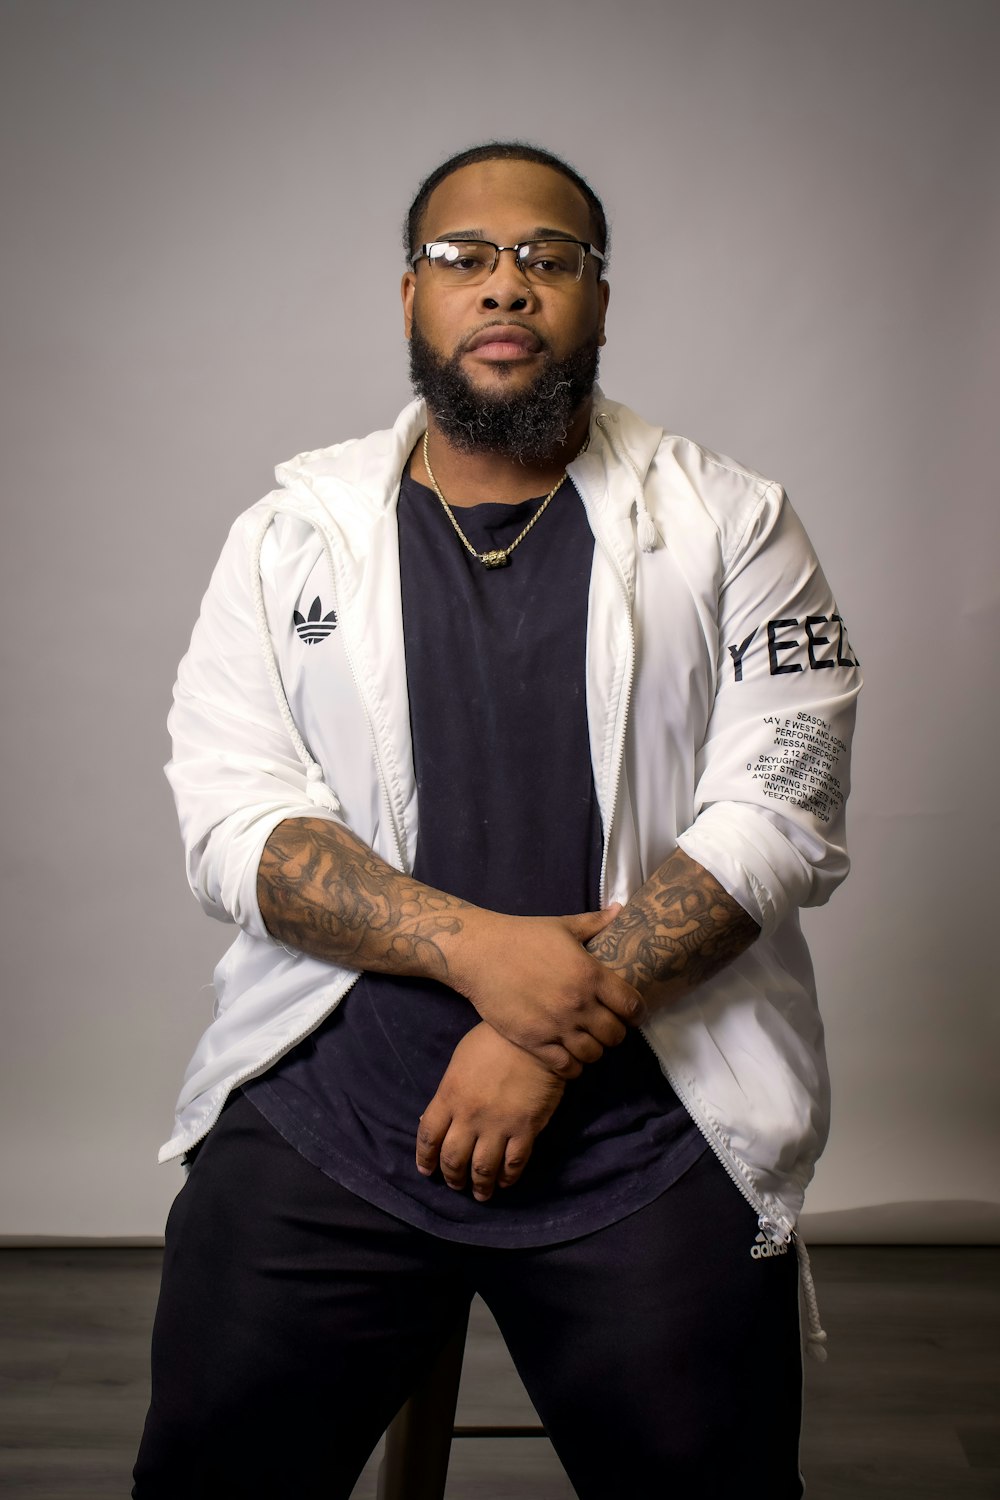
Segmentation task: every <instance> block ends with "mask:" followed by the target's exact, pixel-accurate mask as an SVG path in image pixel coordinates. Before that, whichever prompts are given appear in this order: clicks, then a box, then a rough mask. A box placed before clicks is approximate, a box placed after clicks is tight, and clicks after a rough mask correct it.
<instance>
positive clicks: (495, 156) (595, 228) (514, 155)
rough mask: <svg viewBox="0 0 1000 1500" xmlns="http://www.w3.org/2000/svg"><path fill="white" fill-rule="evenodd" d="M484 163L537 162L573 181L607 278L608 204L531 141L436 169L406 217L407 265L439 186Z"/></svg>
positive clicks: (465, 154) (494, 146)
mask: <svg viewBox="0 0 1000 1500" xmlns="http://www.w3.org/2000/svg"><path fill="white" fill-rule="evenodd" d="M481 161H533V162H537V163H538V165H539V166H542V167H552V168H553V170H554V171H556V172H561V173H562V175H563V176H564V177H566V178H568V179H569V181H570V182H571V183H572V184H573V186H574V187H575V188H576V189H577V191H578V192H580V193H582V195H583V198H584V201H585V202H586V204H587V208H588V210H589V212H590V238H591V243H592V244H593V245H594V246H595V247H596V248H597V249H598V250H601V251H603V252H604V256H605V264H604V266H602V267H601V270H600V274H602V275H603V273H604V271H605V270H606V269H607V255H608V250H609V244H608V241H609V234H608V219H607V215H606V214H605V212H604V204H603V203H602V202H601V200H600V198H598V196H597V194H596V193H595V192H594V189H593V188H592V187H591V186H590V183H589V182H587V181H586V179H585V178H583V177H581V176H580V174H579V172H577V171H574V169H573V168H572V167H571V166H570V165H569V163H568V162H565V161H563V160H562V158H561V157H558V156H553V154H552V152H551V151H545V150H543V148H542V147H541V146H532V145H530V144H529V143H528V142H527V141H487V142H486V143H485V144H484V145H482V146H470V147H469V149H468V150H467V151H459V152H458V154H457V155H456V156H449V158H448V160H447V161H445V162H442V163H441V165H440V166H439V167H436V168H435V169H434V171H433V172H432V173H431V174H430V176H429V177H425V178H424V180H423V182H422V183H421V184H420V186H419V188H418V189H417V195H416V197H415V198H414V200H413V202H412V203H411V204H410V211H409V213H408V214H407V215H406V222H405V224H404V225H403V249H404V251H405V252H406V259H407V264H409V262H410V258H411V257H412V256H413V255H414V254H415V252H416V249H417V245H418V243H419V240H418V235H419V233H420V221H421V219H422V218H423V216H424V210H425V209H426V207H427V202H428V199H429V198H430V196H431V193H433V191H434V189H435V188H436V187H437V186H438V184H439V183H441V182H443V181H444V180H445V178H446V177H450V176H451V174H452V173H453V172H457V171H459V169H460V168H461V167H471V166H474V165H475V164H476V163H477V162H481Z"/></svg>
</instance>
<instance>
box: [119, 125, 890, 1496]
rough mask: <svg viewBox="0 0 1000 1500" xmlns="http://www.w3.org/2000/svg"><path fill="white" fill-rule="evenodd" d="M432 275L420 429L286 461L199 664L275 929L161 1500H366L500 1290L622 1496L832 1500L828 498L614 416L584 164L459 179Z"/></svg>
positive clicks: (218, 1068)
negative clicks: (821, 1429)
mask: <svg viewBox="0 0 1000 1500" xmlns="http://www.w3.org/2000/svg"><path fill="white" fill-rule="evenodd" d="M406 257H407V269H406V273H405V275H404V276H403V283H402V299H403V312H404V320H405V330H406V335H407V338H408V339H409V344H410V352H411V361H412V378H413V384H414V387H415V390H416V392H417V397H418V399H417V400H415V401H414V402H413V403H412V404H411V405H410V406H408V407H407V408H406V410H405V411H403V413H402V414H401V415H400V417H399V418H398V420H397V421H396V424H395V426H394V427H393V428H392V429H391V430H389V431H385V432H379V433H375V434H372V435H371V436H369V437H367V438H364V439H362V440H360V441H353V442H345V443H341V444H338V445H336V446H334V447H332V448H327V449H322V450H319V451H316V452H311V453H306V454H302V455H300V456H299V457H298V458H296V459H293V460H292V461H291V462H290V463H286V464H284V465H282V466H281V467H280V468H279V470H278V480H279V486H280V488H279V489H278V490H277V491H275V492H274V493H272V494H271V495H270V496H268V497H267V498H266V499H265V500H263V501H261V502H260V503H259V504H258V505H256V506H254V507H253V508H252V509H251V510H250V511H248V512H247V513H246V514H245V515H244V516H243V517H241V518H240V520H239V521H238V522H237V523H236V526H235V527H234V529H233V532H232V534H231V536H230V539H229V542H228V543H227V545H226V548H225V550H224V552H223V555H222V558H221V560H220V563H219V565H218V568H217V570H216V573H215V575H214V577H213V579H212V582H211V585H210V587H209V590H208V593H207V595H206V598H205V601H204V605H203V608H202V613H201V617H200V619H199V622H198V625H197V627H196V629H195V633H194V637H193V639H192V643H191V649H190V651H189V653H188V655H187V656H186V658H185V660H184V662H183V663H182V665H181V668H180V674H179V680H178V684H177V688H176V692H175V704H174V709H173V712H172V715H171V729H172V733H173V737H174V755H173V759H172V761H171V763H170V766H169V767H168V774H169V777H170V781H171V784H172V786H173V789H174V793H175V795H176V798H177V804H178V808H179V813H180V820H181V825H182V831H183V836H184V840H185V845H186V849H187V859H188V873H189V878H190V881H191V884H192V887H193V889H194V891H195V893H196V894H197V896H198V898H199V900H200V901H201V903H202V904H203V906H204V907H205V908H206V910H207V911H208V912H209V913H211V914H212V915H213V916H216V917H219V918H221V919H222V920H226V921H233V922H235V923H236V924H237V925H238V926H239V928H240V932H239V935H238V937H237V939H236V942H235V943H234V945H233V947H232V948H231V949H230V951H229V953H228V954H227V955H226V957H225V958H224V959H223V961H222V963H221V964H220V966H219V969H218V970H217V973H216V976H215V984H216V990H217V996H218V999H217V1004H216V1010H215V1018H214V1020H213V1022H212V1024H211V1026H210V1027H209V1029H208V1031H207V1032H206V1034H205V1037H204V1038H203V1040H202V1042H201V1044H200V1045H199V1047H198V1049H197V1051H196V1053H195V1056H194V1058H193V1060H192V1062H191V1065H190V1067H189V1069H188V1073H187V1076H186V1078H185V1081H184V1086H183V1090H182V1093H181V1097H180V1101H179V1105H178V1114H177V1126H176V1130H175V1133H174V1135H173V1137H172V1138H171V1140H170V1141H169V1142H168V1143H167V1145H166V1146H164V1148H163V1150H162V1152H161V1159H163V1160H166V1159H169V1158H173V1157H177V1156H181V1155H183V1156H184V1158H185V1162H186V1165H187V1167H188V1175H187V1177H186V1180H185V1183H184V1186H183V1188H182V1189H181V1192H180V1193H179V1195H178V1197H177V1199H176V1201H175V1203H174V1205H173V1208H172V1210H171V1213H170V1216H169V1219H168V1224H167V1232H166V1248H165V1257H164V1273H163V1286H162V1290H161V1296H160V1304H159V1308H158V1312H157V1320H156V1328H155V1333H154V1344H153V1400H152V1405H151V1407H150V1414H149V1417H148V1420H147V1425H146V1431H145V1434H144V1438H143V1443H142V1447H141V1450H140V1454H139V1458H138V1461H137V1464H136V1469H135V1477H136V1483H135V1488H134V1490H133V1495H134V1496H137V1497H139V1500H152V1497H161V1496H162V1497H166V1496H169V1497H171V1500H176V1497H177V1496H179V1495H183V1496H184V1497H185V1500H195V1497H199V1496H206V1497H207V1496H209V1495H211V1496H212V1497H219V1496H230V1495H231V1496H234V1497H235V1496H240V1497H248V1496H268V1497H273V1496H276V1495H289V1496H291V1495H294V1496H296V1497H297V1500H303V1497H310V1496H316V1497H319V1496H323V1497H325V1500H328V1497H343V1500H347V1497H348V1496H349V1494H350V1492H351V1489H352V1487H353V1486H354V1483H355V1481H356V1478H357V1475H358V1474H359V1472H360V1470H361V1468H362V1467H363V1465H364V1463H365V1461H366V1459H367V1457H368V1455H369V1454H370V1452H371V1451H372V1449H373V1447H374V1445H375V1444H376V1442H377V1441H378V1438H379V1436H380V1434H381V1433H382V1431H383V1430H384V1429H385V1427H386V1425H387V1424H388V1422H389V1421H390V1419H391V1418H392V1416H393V1414H394V1413H395V1412H396V1410H397V1409H398V1408H399V1406H400V1404H401V1403H402V1402H403V1400H404V1399H405V1398H406V1396H407V1394H408V1392H409V1391H410V1390H411V1388H412V1386H413V1384H414V1382H415V1380H416V1379H417V1377H418V1375H419V1374H420V1372H421V1371H422V1370H423V1369H424V1368H425V1367H426V1366H427V1364H428V1362H429V1361H430V1360H431V1359H432V1357H433V1356H434V1354H435V1353H436V1351H437V1350H438V1349H439V1348H440V1347H441V1346H442V1344H443V1343H444V1342H445V1340H446V1339H447V1337H448V1335H449V1332H450V1331H451V1329H452V1328H453V1327H454V1326H455V1325H456V1323H458V1321H459V1320H460V1319H461V1318H462V1317H463V1316H464V1314H465V1312H466V1309H467V1307H468V1303H469V1300H470V1298H471V1297H472V1296H473V1294H475V1293H479V1294H481V1295H482V1297H483V1298H484V1299H485V1301H486V1302H487V1303H488V1305H489V1307H490V1308H491V1309H492V1311H493V1314H494V1315H495V1317H496V1320H497V1322H498V1324H499V1326H500V1328H501V1330H502V1332H503V1335H504V1337H505V1339H506V1341H507V1344H508V1346H509V1348H510V1351H511V1354H512V1357H513V1359H514V1362H515V1364H516V1366H517V1369H518V1371H519V1372H520V1375H521V1377H522V1379H523V1380H524V1383H525V1386H526V1388H527V1390H528V1393H529V1394H530V1396H531V1398H532V1400H533V1401H534V1403H535V1406H536V1408H537V1410H538V1412H539V1414H540V1416H541V1419H542V1421H543V1423H544V1424H545V1427H546V1429H547V1432H548V1434H549V1436H550V1438H551V1440H552V1443H553V1445H554V1446H555V1449H556V1452H557V1453H558V1455H559V1457H560V1459H561V1461H562V1463H563V1465H564V1466H565V1469H566V1472H567V1474H568V1475H569V1478H570V1481H571V1483H572V1485H573V1487H574V1489H575V1491H576V1493H577V1494H578V1495H579V1496H581V1497H584V1500H614V1497H621V1500H642V1497H647V1496H648V1497H653V1496H656V1497H659V1496H661V1495H663V1494H666V1493H671V1494H673V1493H676V1494H692V1495H703V1496H711V1497H713V1500H716V1497H729V1496H736V1495H749V1494H751V1493H756V1491H757V1490H758V1489H759V1488H760V1486H761V1484H762V1483H764V1484H766V1487H767V1491H768V1494H769V1495H770V1496H772V1497H774V1500H791V1497H793V1496H799V1495H800V1494H801V1493H802V1489H801V1481H800V1476H799V1467H798V1433H799V1418H800V1389H801V1363H800V1327H799V1310H798V1290H799V1287H798V1283H799V1275H798V1272H800V1271H801V1273H802V1278H803V1282H804V1286H805V1291H806V1294H807V1295H806V1301H807V1304H808V1306H809V1308H810V1309H811V1315H810V1324H809V1333H808V1336H809V1337H810V1338H811V1339H812V1340H813V1341H818V1340H820V1339H821V1338H822V1337H823V1335H822V1331H821V1330H820V1329H819V1325H818V1320H817V1319H816V1317H815V1297H814V1296H813V1295H812V1288H811V1282H810V1281H809V1278H808V1262H807V1260H806V1259H805V1256H804V1251H802V1249H801V1246H800V1245H799V1244H797V1242H796V1237H795V1233H794V1231H795V1223H796V1219H797V1216H798V1213H799V1210H800V1208H801V1205H802V1198H803V1192H804V1189H805V1186H806V1184H807V1182H808V1179H809V1177H810V1176H811V1173H812V1170H813V1166H814V1163H815V1161H816V1158H817V1156H818V1154H819V1152H820V1151H821V1149H822V1146H823V1144H824V1140H825V1136H826V1129H827V1119H828V1090H827V1077H826V1068H825V1062H824V1057H823V1044H822V1027H821V1023H820V1020H819V1017H818V1013H817V1010H816V1001H815V994H814V990H813V984H812V977H811V971H810V965H809V958H808V954H807V951H806V949H805V946H804V944H803V941H802V938H801V934H800V931H799V926H798V921H797V915H796V913H797V909H798V907H800V906H803V905H810V904H817V903H819V902H822V901H825V900H826V899H827V897H828V896H829V895H830V893H831V891H832V890H833V889H834V887H835V886H836V885H837V884H838V882H839V881H840V880H841V879H842V878H843V876H844V875H845V874H846V871H847V857H846V852H845V848H844V798H845V796H846V792H847V771H848V766H847V760H848V746H849V742H850V731H851V726H852V720H853V705H854V698H855V695H856V693H857V691H858V687H859V683H860V675H859V672H858V666H857V662H856V661H855V659H854V657H853V655H852V653H851V649H850V646H849V644H848V642H847V637H846V633H845V630H844V626H843V621H842V619H841V617H840V614H839V612H838V610H837V606H836V603H835V601H834V599H833V596H832V594H831V593H830V590H829V587H828V585H827V583H826V580H825V579H824V577H823V574H822V572H821V570H820V568H819V565H818V563H817V561H816V558H815V556H814V554H813V552H812V549H811V547H810V545H809V543H808V541H807V539H806V537H805V535H804V533H803V531H802V528H801V525H800V524H799V522H798V520H797V519H796V517H795V515H794V513H793V512H792V510H791V508H790V507H789V505H788V503H787V501H786V500H785V498H784V495H783V493H782V491H781V489H780V487H779V486H778V485H776V484H774V483H771V482H769V481H768V480H765V479H763V478H761V477H760V476H759V475H757V474H755V473H753V472H751V471H749V470H747V469H745V468H742V467H741V466H740V465H738V464H735V463H733V462H731V461H730V460H728V459H723V458H719V457H718V456H716V455H714V454H711V453H708V452H706V451H705V450H704V449H702V448H700V447H698V446H697V445H695V444H694V443H691V442H689V441H686V440H684V439H681V438H678V437H674V436H669V435H664V433H663V432H662V431H661V429H659V428H657V427H652V426H649V425H648V424H647V423H645V422H643V421H642V420H641V419H640V418H639V417H637V416H636V415H635V414H634V413H632V412H630V411H628V410H627V409H626V408H625V407H623V406H620V405H618V404H617V403H615V402H613V401H609V400H607V399H606V398H605V397H604V395H603V394H602V393H601V391H600V390H599V389H598V388H597V386H596V385H595V377H596V372H597V364H598V352H599V349H600V347H601V346H602V345H603V344H604V341H605V315H606V312H607V306H608V286H609V283H608V280H607V274H606V273H607V269H608V240H607V226H606V221H605V216H604V211H603V209H602V207H601V204H600V201H599V200H598V198H597V197H596V195H595V194H594V192H593V191H592V189H591V188H590V187H589V186H588V185H587V183H586V182H585V181H584V180H583V179H582V178H581V177H580V176H578V174H577V173H576V172H575V171H573V170H572V169H571V168H570V167H568V166H567V165H566V164H565V163H564V162H562V161H560V160H559V159H558V158H556V157H553V156H552V155H550V154H549V153H547V152H545V151H541V150H539V149H536V148H534V147H530V146H525V145H523V144H520V143H499V144H497V143H494V144H492V145H488V146H484V147H477V148H475V149H473V150H471V151H467V152H463V153H462V154H461V155H459V156H456V157H453V158H452V159H451V160H449V161H447V162H445V163H444V164H443V165H442V166H441V167H439V168H438V169H437V170H436V171H435V172H434V173H432V175H431V176H430V177H429V178H428V179H427V180H426V181H425V182H424V184H423V185H422V187H421V188H420V190H419V192H418V194H417V197H416V199H415V200H414V203H413V206H412V208H411V210H410V213H409V216H408V220H407V226H406ZM567 913H570V914H572V915H567ZM796 1250H799V1254H798V1255H796V1253H795V1251H796ZM789 1252H791V1253H789ZM248 1434H252V1437H248Z"/></svg>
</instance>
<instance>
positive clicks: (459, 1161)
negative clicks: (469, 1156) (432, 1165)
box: [441, 1151, 465, 1176]
mask: <svg viewBox="0 0 1000 1500" xmlns="http://www.w3.org/2000/svg"><path fill="white" fill-rule="evenodd" d="M441 1170H442V1171H443V1172H447V1173H451V1175H452V1176H457V1175H458V1174H459V1173H460V1172H463V1171H464V1170H465V1159H464V1158H463V1157H462V1156H461V1155H460V1154H459V1153H458V1152H457V1151H442V1152H441Z"/></svg>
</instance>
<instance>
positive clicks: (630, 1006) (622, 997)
mask: <svg viewBox="0 0 1000 1500" xmlns="http://www.w3.org/2000/svg"><path fill="white" fill-rule="evenodd" d="M594 988H595V993H596V994H597V997H598V999H599V1000H602V1001H603V1002H604V1004H605V1005H606V1006H607V1007H608V1009H609V1010H613V1011H614V1013H615V1015H616V1016H619V1017H620V1018H621V1020H623V1021H624V1022H625V1023H626V1025H628V1026H641V1025H642V1023H643V1021H645V1019H646V1014H647V1012H646V1002H645V1001H644V1000H643V998H642V996H641V995H640V994H639V991H638V990H635V989H633V988H632V986H631V985H630V984H629V983H628V982H627V981H626V980H624V979H623V978H622V977H621V975H620V974H615V973H613V972H612V971H611V970H610V969H605V971H604V973H603V974H601V975H599V976H598V980H597V983H596V985H595V987H594Z"/></svg>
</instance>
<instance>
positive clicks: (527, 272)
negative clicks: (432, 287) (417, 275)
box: [410, 240, 604, 286]
mask: <svg viewBox="0 0 1000 1500" xmlns="http://www.w3.org/2000/svg"><path fill="white" fill-rule="evenodd" d="M504 250H513V252H514V257H515V259H516V261H517V269H518V270H519V271H520V272H521V274H522V276H526V277H527V279H528V280H529V281H532V282H537V283H538V284H539V285H541V286H561V285H566V284H568V283H570V282H573V281H579V280H580V277H581V276H582V275H583V267H584V264H585V263H586V259H587V256H588V255H592V256H593V257H594V259H595V260H596V261H599V262H600V264H601V265H603V264H604V256H603V255H602V254H601V252H600V250H595V249H594V247H593V245H588V244H586V243H585V242H584V241H583V240H526V241H525V243H524V244H523V245H494V244H493V242H492V240H431V241H430V242H429V244H426V245H421V246H420V249H419V250H417V251H416V253H415V254H414V255H412V256H411V257H410V266H411V267H412V268H413V269H414V270H415V269H416V265H417V261H418V260H426V261H427V263H428V265H429V266H430V267H431V270H432V271H433V273H434V277H435V279H438V278H440V280H441V281H442V282H447V283H449V284H450V283H452V282H454V283H455V285H456V286H459V285H461V286H477V285H478V284H479V283H480V282H482V281H488V280H489V278H490V277H491V276H492V275H493V272H494V271H495V270H496V268H497V265H498V264H499V261H500V256H501V254H502V252H503V251H504Z"/></svg>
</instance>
